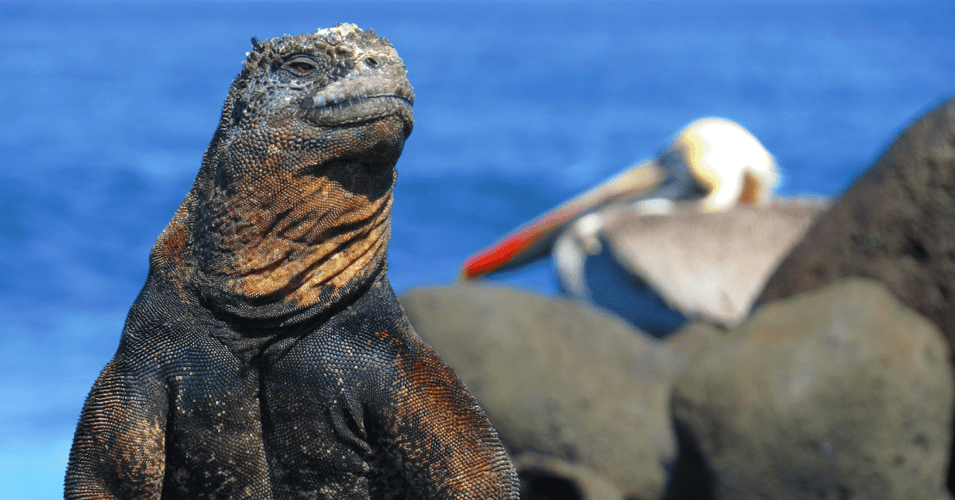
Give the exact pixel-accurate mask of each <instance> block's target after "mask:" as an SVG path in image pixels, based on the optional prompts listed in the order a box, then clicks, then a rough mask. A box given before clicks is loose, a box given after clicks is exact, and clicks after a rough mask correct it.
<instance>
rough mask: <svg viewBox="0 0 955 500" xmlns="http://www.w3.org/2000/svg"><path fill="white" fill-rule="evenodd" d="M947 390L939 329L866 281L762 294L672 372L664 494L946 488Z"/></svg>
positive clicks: (817, 494)
mask: <svg viewBox="0 0 955 500" xmlns="http://www.w3.org/2000/svg"><path fill="white" fill-rule="evenodd" d="M952 394H953V384H952V379H951V376H950V373H949V368H948V365H947V362H946V355H945V345H944V343H943V340H942V339H941V336H940V335H939V333H938V330H937V329H936V328H935V326H934V325H932V324H931V323H930V322H928V321H926V320H925V318H923V317H922V316H920V315H918V314H916V313H914V312H913V311H912V310H911V309H909V308H906V307H905V306H903V305H901V304H900V303H899V302H898V301H897V300H896V299H895V298H894V297H893V296H892V295H891V294H890V293H889V292H888V291H887V290H886V289H885V287H884V286H883V285H881V284H879V283H877V282H874V281H871V280H864V279H860V278H853V279H849V280H845V281H841V282H838V283H836V284H834V285H832V286H829V287H826V288H824V289H822V290H818V291H813V292H809V293H806V294H802V295H799V296H797V297H794V298H792V299H790V300H786V301H783V302H778V303H774V304H768V305H766V306H765V307H763V308H761V309H760V310H759V311H757V312H756V313H755V314H754V315H753V316H752V317H751V318H750V319H749V320H747V321H746V322H744V323H743V324H742V325H741V326H740V327H739V328H738V329H737V330H736V331H734V332H731V333H730V334H729V336H728V337H727V338H726V339H725V340H723V341H721V342H720V343H719V344H717V345H716V346H715V347H714V348H712V349H709V350H708V351H707V352H706V353H705V354H703V355H701V356H700V357H698V358H697V359H696V361H695V362H694V363H693V365H692V366H691V367H690V368H689V369H688V370H687V371H686V373H684V374H683V376H682V377H681V378H680V380H679V381H678V382H677V384H676V386H675V388H674V395H673V403H672V404H673V415H674V420H675V424H676V426H677V429H678V432H679V434H680V440H681V456H680V463H679V464H678V465H677V466H676V468H675V472H674V478H673V485H671V488H670V498H674V499H675V498H718V499H751V498H774V499H787V498H793V499H797V498H798V499H815V498H818V499H823V498H825V499H829V498H836V499H842V498H878V499H912V498H919V499H935V498H949V496H948V493H947V491H946V490H945V488H944V477H943V476H944V471H945V468H946V465H947V460H948V451H949V443H950V440H951V432H950V429H949V422H950V418H951V412H952ZM693 451H695V452H696V453H698V455H697V456H693V453H692V452H693ZM694 462H695V465H694ZM701 466H702V469H701V468H700V467H701ZM701 482H702V483H703V484H702V485H701V484H700V483H701ZM694 485H697V486H702V487H698V488H697V489H696V491H693V492H691V493H688V492H687V491H685V490H687V489H692V488H691V487H692V486H694Z"/></svg>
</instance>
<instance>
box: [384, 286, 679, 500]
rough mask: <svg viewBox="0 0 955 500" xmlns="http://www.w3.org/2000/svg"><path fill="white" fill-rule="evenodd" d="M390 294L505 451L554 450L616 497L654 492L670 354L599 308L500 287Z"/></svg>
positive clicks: (663, 449)
mask: <svg viewBox="0 0 955 500" xmlns="http://www.w3.org/2000/svg"><path fill="white" fill-rule="evenodd" d="M400 301H401V303H402V305H403V306H404V308H405V311H406V313H407V314H408V317H409V318H410V319H411V322H412V324H413V325H414V327H415V329H416V330H417V332H418V333H419V334H420V335H421V336H422V337H423V338H424V339H425V340H426V341H427V342H428V343H429V344H431V346H433V347H434V348H435V350H437V351H438V352H439V353H440V354H441V355H442V356H443V357H444V359H445V360H446V361H447V362H448V364H450V365H451V366H452V367H453V368H454V370H455V371H456V372H457V374H458V376H460V377H461V379H462V380H464V382H465V383H466V384H467V386H468V388H469V389H470V390H471V392H472V393H473V394H474V395H475V397H476V398H477V399H478V401H479V402H480V403H481V406H482V407H483V408H484V409H485V411H486V412H487V414H488V417H489V418H490V419H491V421H492V422H493V424H494V426H495V428H496V429H497V431H498V433H499V435H500V437H501V440H502V441H503V442H504V443H505V446H506V447H507V448H508V449H509V451H510V452H511V453H512V454H514V455H520V454H521V453H524V452H536V453H538V454H541V455H547V456H551V457H556V458H559V459H561V460H564V461H567V462H571V463H576V464H579V465H582V466H584V467H587V468H589V469H592V470H593V471H595V472H596V473H597V474H599V475H601V476H603V477H605V478H607V479H608V480H609V481H610V482H611V483H612V484H613V485H614V486H615V487H616V488H618V489H619V490H620V491H621V492H622V493H623V494H625V495H626V496H627V497H628V498H634V499H648V500H649V499H657V498H660V496H661V495H662V493H663V490H664V487H665V483H666V467H667V466H668V465H669V464H670V463H671V462H672V460H673V459H674V457H675V453H676V443H675V437H674V435H673V432H672V430H671V424H670V418H669V387H670V384H669V383H668V382H667V379H668V378H669V377H670V376H671V371H672V370H671V368H670V367H671V366H672V365H673V364H674V359H673V356H672V353H671V352H670V351H669V349H668V348H666V347H665V346H664V345H663V344H662V343H660V342H657V341H654V340H653V339H650V338H648V337H645V336H644V335H641V334H640V333H639V332H637V331H636V330H634V329H632V327H630V326H629V325H628V324H627V323H625V322H623V321H621V320H620V319H618V318H616V317H614V316H612V315H610V314H607V313H604V312H602V311H598V310H595V309H592V308H590V307H587V306H584V305H581V304H578V303H575V302H571V301H567V300H552V299H548V298H545V297H541V296H539V295H535V294H532V293H528V292H523V291H518V290H511V289H506V288H491V287H486V286H480V285H460V286H449V287H437V288H427V289H415V290H411V291H409V292H407V293H405V294H404V295H402V297H401V298H400ZM525 479H526V478H525Z"/></svg>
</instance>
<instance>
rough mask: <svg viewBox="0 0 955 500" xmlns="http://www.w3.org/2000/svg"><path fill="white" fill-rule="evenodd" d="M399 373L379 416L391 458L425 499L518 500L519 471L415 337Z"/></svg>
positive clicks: (457, 383) (473, 405)
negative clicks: (507, 499) (504, 499)
mask: <svg viewBox="0 0 955 500" xmlns="http://www.w3.org/2000/svg"><path fill="white" fill-rule="evenodd" d="M395 367H396V371H395V374H396V378H395V380H394V381H393V383H392V385H391V387H390V389H391V390H390V396H391V398H392V399H390V400H388V401H387V404H384V405H381V406H380V407H378V408H377V410H378V411H377V412H376V413H378V417H379V419H380V423H381V425H382V426H383V428H382V433H383V436H384V440H385V441H386V443H385V445H386V447H387V448H388V450H389V452H390V455H391V456H392V458H393V460H394V461H395V462H396V465H397V467H398V469H399V470H400V471H401V473H402V474H403V476H404V477H405V479H406V480H408V482H409V483H410V484H411V486H412V488H413V489H414V490H415V491H416V492H418V494H419V495H420V498H427V499H432V498H434V499H438V498H440V499H446V498H456V499H458V498H460V499H485V498H495V499H503V498H513V499H516V498H518V481H517V473H516V471H515V470H514V466H513V465H512V464H511V462H510V460H509V459H508V458H507V455H506V454H505V451H504V447H503V445H502V444H501V442H500V440H499V439H498V436H497V432H496V431H495V430H494V429H493V427H491V423H490V422H489V421H488V418H487V416H486V415H485V414H484V411H483V410H482V409H481V408H480V406H478V403H477V401H475V400H474V398H473V397H472V396H471V395H470V393H469V392H468V391H467V389H466V388H465V387H464V384H463V383H462V382H461V380H460V379H458V377H457V375H455V374H454V372H453V371H452V370H451V369H450V368H449V367H448V366H447V365H446V364H445V363H444V361H442V360H441V359H440V358H439V357H438V355H437V354H436V353H435V352H434V350H433V349H432V348H431V347H430V346H428V345H427V344H425V343H424V342H423V341H422V340H421V339H420V338H419V337H418V336H417V335H416V334H415V333H414V332H413V331H412V332H409V333H408V334H406V336H404V345H403V347H402V349H400V350H399V351H398V355H397V359H396V363H395Z"/></svg>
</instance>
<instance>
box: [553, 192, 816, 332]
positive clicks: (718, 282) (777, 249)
mask: <svg viewBox="0 0 955 500" xmlns="http://www.w3.org/2000/svg"><path fill="white" fill-rule="evenodd" d="M827 206H828V200H825V199H812V198H792V199H777V200H774V201H773V202H772V203H769V204H767V205H761V206H757V207H750V206H737V207H734V208H732V209H730V210H727V211H724V212H699V211H697V210H679V209H678V210H674V211H673V212H671V213H665V214H646V213H642V212H640V211H639V210H637V209H636V208H635V207H634V206H633V205H614V206H610V207H608V208H606V209H604V210H603V211H601V212H600V221H601V223H600V228H599V230H598V232H597V233H596V234H595V235H589V236H587V235H583V234H578V233H580V232H581V231H585V230H586V228H585V227H584V226H585V225H586V224H585V223H586V221H584V222H582V223H581V224H580V225H575V226H572V227H571V229H570V230H569V231H567V232H566V234H565V235H562V236H561V238H560V240H559V241H558V243H557V245H556V247H555V249H556V250H555V255H556V256H557V257H558V258H557V259H556V260H555V262H557V264H558V271H559V272H558V274H559V276H560V277H561V281H562V284H563V286H564V288H565V289H566V290H567V291H568V292H569V293H570V294H571V295H574V296H577V297H579V298H582V299H585V300H589V301H591V302H593V303H595V304H597V305H598V306H600V307H603V308H605V309H608V310H610V311H613V312H615V313H617V314H618V315H620V316H621V317H623V318H625V319H627V320H628V321H630V322H632V323H633V324H635V325H637V326H638V327H640V328H643V329H645V330H647V331H649V332H650V333H653V334H656V335H659V336H663V335H666V334H668V333H670V332H672V331H674V330H676V329H678V328H680V327H682V326H683V325H684V323H685V322H686V321H690V322H692V321H696V320H703V321H707V322H710V323H714V324H717V325H721V326H724V327H733V326H735V325H736V324H738V323H739V322H740V321H742V320H743V318H745V317H746V315H747V314H748V313H749V310H750V308H751V306H752V304H753V301H754V300H755V299H756V296H757V294H758V293H759V291H760V290H762V288H763V285H764V284H765V282H766V279H767V278H769V276H770V274H771V273H772V271H773V270H774V269H775V268H776V266H777V264H779V262H780V261H781V260H782V258H783V257H784V256H785V255H786V254H787V253H788V252H789V251H790V250H791V249H792V247H793V245H795V244H796V243H797V242H798V241H799V240H800V239H801V238H802V236H803V235H804V234H805V231H806V229H808V228H809V226H810V224H811V223H812V222H813V220H814V219H815V217H816V216H818V215H819V214H820V213H821V212H822V211H823V210H824V209H825V208H826V207H827ZM578 226H579V227H578ZM575 231H577V232H576V233H575ZM559 252H563V254H559ZM570 254H573V255H576V257H571V256H570ZM575 258H576V259H577V260H581V259H583V260H584V264H583V265H575V266H574V265H567V266H563V267H561V266H560V264H561V262H562V260H561V259H563V261H567V262H568V263H570V262H572V261H573V260H574V259H575ZM565 268H566V269H565ZM571 269H581V270H582V271H580V272H583V273H584V276H577V277H574V276H570V274H572V273H574V272H575V271H571Z"/></svg>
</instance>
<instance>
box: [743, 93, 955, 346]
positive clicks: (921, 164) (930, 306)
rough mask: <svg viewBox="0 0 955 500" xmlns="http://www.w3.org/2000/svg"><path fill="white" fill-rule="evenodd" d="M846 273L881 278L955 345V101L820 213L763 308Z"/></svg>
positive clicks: (911, 131) (917, 126)
mask: <svg viewBox="0 0 955 500" xmlns="http://www.w3.org/2000/svg"><path fill="white" fill-rule="evenodd" d="M845 276H863V277H869V278H873V279H876V280H878V281H881V282H882V283H884V284H885V285H886V286H887V287H888V289H889V290H890V291H891V292H892V293H893V294H895V296H896V297H898V298H899V300H900V301H901V302H902V303H903V304H906V305H907V306H909V307H911V308H912V309H915V310H916V311H918V312H920V313H921V314H922V315H923V316H925V317H926V318H928V319H929V320H931V321H933V322H934V323H935V324H936V325H938V327H939V329H940V330H941V331H942V333H943V335H945V337H946V339H947V341H948V345H949V347H950V348H951V347H953V346H955V99H953V100H950V101H948V102H946V103H944V104H942V105H940V106H939V107H938V108H936V109H935V110H933V111H932V112H930V113H928V114H927V115H925V116H923V117H922V118H920V119H919V120H918V121H917V122H915V123H914V124H913V125H911V126H910V127H909V128H908V129H907V130H905V131H904V132H903V133H902V134H901V135H900V136H899V137H898V139H896V140H895V142H894V143H892V145H891V146H889V148H888V149H887V150H886V151H885V153H884V154H883V155H882V157H881V158H880V159H879V161H878V162H877V163H876V164H875V165H874V166H873V167H872V168H871V169H870V170H869V171H868V172H866V173H865V174H863V175H862V177H860V178H859V179H858V180H857V181H856V182H855V183H854V184H853V185H852V186H851V187H850V188H849V189H848V190H847V191H846V192H845V194H843V195H842V196H841V197H840V198H839V199H838V200H837V201H836V202H834V203H833V205H832V207H831V208H830V209H829V210H828V211H827V212H826V213H824V214H822V215H820V217H819V219H818V220H817V222H816V224H815V225H814V226H813V227H812V228H811V229H810V230H809V231H808V232H807V233H806V236H805V238H804V239H803V240H802V242H800V243H799V244H798V245H796V247H795V248H794V249H793V250H792V252H791V253H790V254H789V256H787V257H786V258H785V259H784V260H783V262H782V263H781V264H780V265H779V268H778V269H777V270H776V272H775V273H774V274H773V276H772V277H771V278H770V279H769V281H768V283H767V284H766V286H765V288H764V290H763V292H762V294H761V295H760V297H759V299H758V300H757V307H758V306H759V304H764V303H767V302H771V301H773V300H777V299H780V298H785V297H789V296H792V295H795V294H797V293H799V292H802V291H805V290H811V289H814V288H817V287H820V286H823V285H826V284H829V283H833V282H835V281H836V280H838V279H840V278H842V277H845ZM950 352H955V350H951V351H950Z"/></svg>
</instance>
